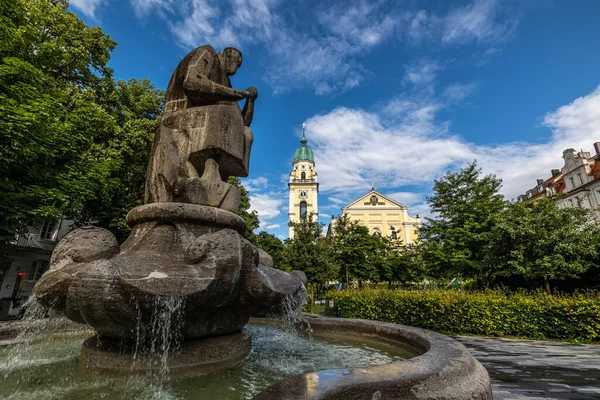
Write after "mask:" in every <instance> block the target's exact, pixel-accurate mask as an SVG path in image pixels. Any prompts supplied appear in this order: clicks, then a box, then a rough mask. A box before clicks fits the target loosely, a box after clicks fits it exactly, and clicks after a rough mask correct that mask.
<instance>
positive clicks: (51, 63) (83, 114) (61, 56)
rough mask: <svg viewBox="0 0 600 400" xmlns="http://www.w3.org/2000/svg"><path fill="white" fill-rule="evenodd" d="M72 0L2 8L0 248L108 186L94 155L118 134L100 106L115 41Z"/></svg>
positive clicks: (18, 1) (21, 0) (31, 0)
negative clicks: (81, 14)
mask: <svg viewBox="0 0 600 400" xmlns="http://www.w3.org/2000/svg"><path fill="white" fill-rule="evenodd" d="M67 7H68V2H67V1H66V0H54V1H48V0H13V1H8V2H7V1H3V2H1V6H0V33H1V35H2V36H1V37H2V40H0V177H1V179H0V193H1V196H2V201H0V248H1V249H6V245H7V244H8V243H9V242H10V241H11V240H12V239H13V238H14V236H15V234H16V233H17V232H18V231H19V230H20V229H22V228H23V227H24V226H26V225H30V224H34V223H36V222H38V221H40V220H41V219H43V218H46V217H58V216H60V215H63V214H66V215H72V214H74V213H76V212H78V211H79V210H81V209H82V208H83V205H84V204H85V203H86V201H88V200H89V199H92V198H95V196H96V193H98V192H99V191H101V189H102V188H103V185H104V183H105V177H106V172H107V171H106V170H105V168H104V167H103V162H102V160H97V159H94V158H93V153H91V152H90V151H89V150H90V149H91V148H93V146H95V145H99V144H101V143H103V142H104V141H105V140H106V138H107V137H109V136H110V134H111V132H112V131H113V127H114V121H113V117H112V116H111V114H110V113H109V112H108V111H107V110H106V109H105V108H103V107H102V105H101V104H99V102H98V99H99V98H100V97H102V95H103V93H104V92H105V89H106V88H107V87H110V85H111V82H112V77H111V73H112V71H111V69H110V68H108V67H107V66H106V63H107V62H108V60H109V58H110V51H111V50H112V49H113V48H114V46H115V44H116V43H115V42H114V41H113V40H112V39H110V37H109V36H108V35H106V34H105V33H104V32H102V30H101V29H100V28H98V27H93V28H90V27H88V26H87V25H85V24H84V23H83V22H82V21H81V20H80V19H79V18H78V17H77V16H76V15H75V14H73V13H71V12H69V11H68V9H67Z"/></svg>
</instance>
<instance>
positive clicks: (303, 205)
mask: <svg viewBox="0 0 600 400" xmlns="http://www.w3.org/2000/svg"><path fill="white" fill-rule="evenodd" d="M307 213H308V206H307V204H306V202H305V201H301V202H300V218H306V214H307Z"/></svg>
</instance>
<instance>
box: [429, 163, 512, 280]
mask: <svg viewBox="0 0 600 400" xmlns="http://www.w3.org/2000/svg"><path fill="white" fill-rule="evenodd" d="M501 186H502V181H501V180H500V179H498V178H496V177H495V176H494V175H487V176H481V169H480V168H477V162H476V161H474V162H473V163H471V164H470V165H469V166H467V167H466V168H464V169H461V170H460V171H459V172H448V173H446V175H444V176H443V177H442V178H441V179H439V180H436V181H435V184H434V187H433V190H434V195H433V196H432V197H430V198H428V199H427V201H428V203H429V205H430V206H431V211H433V212H434V213H437V214H438V215H439V218H437V219H431V218H427V219H426V222H425V223H424V224H423V226H422V227H421V229H420V239H421V241H422V242H423V243H422V249H423V259H424V261H425V262H426V264H427V267H428V269H429V273H430V275H432V276H437V277H447V278H450V277H454V276H461V277H463V278H470V277H477V276H478V275H479V274H480V273H481V271H482V268H483V259H484V247H485V244H486V243H487V242H488V240H489V231H490V229H491V226H492V223H493V222H492V218H493V216H494V215H495V214H497V213H499V212H500V211H502V210H503V209H504V208H506V205H507V204H506V201H505V200H504V198H503V197H502V195H500V194H499V193H498V191H499V189H500V187H501Z"/></svg>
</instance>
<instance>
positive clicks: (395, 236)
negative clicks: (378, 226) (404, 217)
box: [392, 231, 398, 240]
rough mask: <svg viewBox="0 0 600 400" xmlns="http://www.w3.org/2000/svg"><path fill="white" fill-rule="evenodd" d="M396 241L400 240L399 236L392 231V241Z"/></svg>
mask: <svg viewBox="0 0 600 400" xmlns="http://www.w3.org/2000/svg"><path fill="white" fill-rule="evenodd" d="M396 239H398V234H397V233H396V231H392V240H396Z"/></svg>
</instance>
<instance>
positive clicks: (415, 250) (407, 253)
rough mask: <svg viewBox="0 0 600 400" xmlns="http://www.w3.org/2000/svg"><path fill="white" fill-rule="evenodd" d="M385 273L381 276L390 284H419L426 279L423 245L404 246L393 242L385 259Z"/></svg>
mask: <svg viewBox="0 0 600 400" xmlns="http://www.w3.org/2000/svg"><path fill="white" fill-rule="evenodd" d="M384 265H385V267H384V268H385V272H384V273H383V274H382V275H381V276H382V278H383V279H385V280H387V281H388V282H417V281H421V280H422V279H423V278H424V277H425V268H424V263H423V251H422V249H421V245H420V244H419V243H417V244H409V245H403V244H401V243H398V242H391V243H390V245H389V250H388V252H387V255H386V257H385V259H384Z"/></svg>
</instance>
